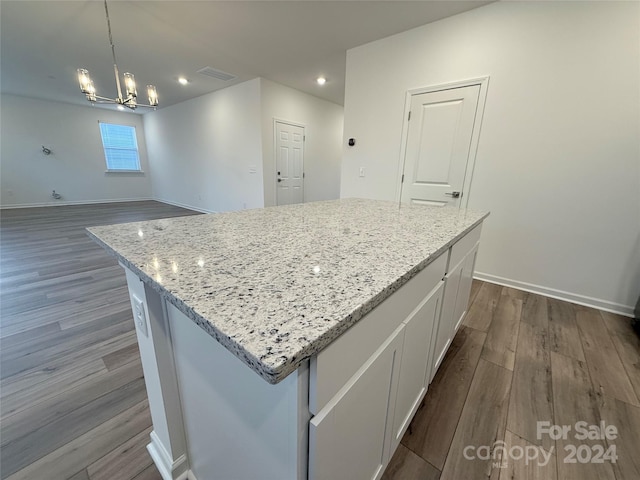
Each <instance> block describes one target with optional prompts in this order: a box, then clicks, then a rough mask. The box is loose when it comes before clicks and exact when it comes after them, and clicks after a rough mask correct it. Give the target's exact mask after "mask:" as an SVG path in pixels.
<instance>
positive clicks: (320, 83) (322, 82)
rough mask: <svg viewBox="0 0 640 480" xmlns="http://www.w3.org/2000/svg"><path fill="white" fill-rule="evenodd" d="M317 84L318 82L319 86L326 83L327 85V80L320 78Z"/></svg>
mask: <svg viewBox="0 0 640 480" xmlns="http://www.w3.org/2000/svg"><path fill="white" fill-rule="evenodd" d="M316 82H318V85H324V84H325V83H327V79H326V78H324V77H318V78H317V79H316Z"/></svg>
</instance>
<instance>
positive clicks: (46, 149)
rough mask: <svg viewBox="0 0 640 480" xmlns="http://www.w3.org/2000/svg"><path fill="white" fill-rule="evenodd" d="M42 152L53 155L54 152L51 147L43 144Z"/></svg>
mask: <svg viewBox="0 0 640 480" xmlns="http://www.w3.org/2000/svg"><path fill="white" fill-rule="evenodd" d="M42 153H44V154H45V155H51V153H52V152H51V150H50V149H48V148H47V147H45V146H44V145H42Z"/></svg>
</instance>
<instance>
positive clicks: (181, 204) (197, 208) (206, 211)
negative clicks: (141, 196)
mask: <svg viewBox="0 0 640 480" xmlns="http://www.w3.org/2000/svg"><path fill="white" fill-rule="evenodd" d="M152 200H155V201H156V202H160V203H166V204H167V205H173V206H174V207H180V208H186V209H187V210H195V211H196V212H200V213H218V212H217V211H215V210H207V209H206V208H200V207H194V206H193V205H187V204H185V203H180V202H173V201H171V200H164V199H162V198H153V199H152Z"/></svg>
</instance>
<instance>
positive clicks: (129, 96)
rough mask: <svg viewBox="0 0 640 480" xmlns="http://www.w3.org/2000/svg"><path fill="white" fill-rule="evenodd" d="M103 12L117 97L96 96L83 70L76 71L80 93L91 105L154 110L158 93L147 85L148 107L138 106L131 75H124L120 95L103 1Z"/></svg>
mask: <svg viewBox="0 0 640 480" xmlns="http://www.w3.org/2000/svg"><path fill="white" fill-rule="evenodd" d="M104 12H105V15H106V17H107V31H108V32H109V44H110V45H111V55H112V57H113V71H114V74H115V77H116V88H117V91H118V96H117V97H116V98H108V97H101V96H100V95H97V94H96V89H95V87H94V86H93V80H91V77H90V76H89V72H88V71H87V70H86V69H84V68H79V69H78V83H79V84H80V91H81V92H82V93H84V94H85V96H86V97H87V100H89V101H90V102H91V103H114V104H116V105H118V106H119V107H120V106H124V107H127V108H130V109H131V110H135V109H136V107H138V106H141V107H151V108H153V109H154V110H155V108H156V107H157V106H158V93H157V92H156V87H155V86H153V85H147V97H148V99H149V105H145V104H139V103H138V102H137V98H138V91H137V89H136V80H135V78H134V76H133V74H132V73H128V72H127V73H124V74H123V75H122V76H123V78H124V87H125V92H126V96H123V95H122V87H121V85H120V73H119V72H118V65H117V63H116V47H115V45H114V44H113V37H112V36H111V20H110V19H109V9H108V7H107V0H104Z"/></svg>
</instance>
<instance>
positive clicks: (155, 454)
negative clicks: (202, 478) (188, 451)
mask: <svg viewBox="0 0 640 480" xmlns="http://www.w3.org/2000/svg"><path fill="white" fill-rule="evenodd" d="M149 436H150V437H151V443H150V444H149V445H147V451H148V452H149V455H151V459H152V460H153V463H154V464H155V465H156V467H157V469H158V471H159V472H160V475H161V476H162V479H163V480H192V479H193V478H194V477H193V476H189V475H190V470H189V469H188V465H187V457H186V455H184V454H182V455H180V456H179V457H178V458H177V459H176V460H173V459H172V458H171V455H169V452H167V449H166V448H164V445H163V444H162V442H161V441H160V439H159V438H158V435H157V434H156V432H155V430H153V431H152V432H151V434H150V435H149Z"/></svg>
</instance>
